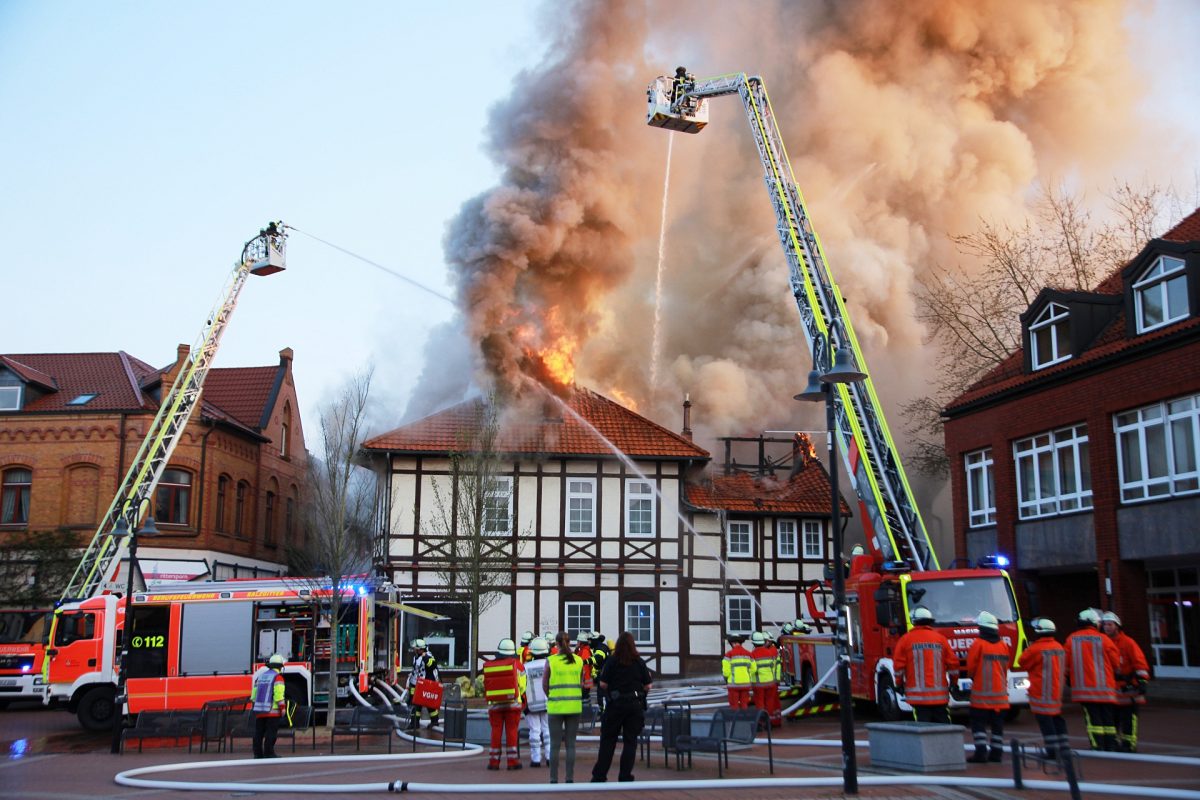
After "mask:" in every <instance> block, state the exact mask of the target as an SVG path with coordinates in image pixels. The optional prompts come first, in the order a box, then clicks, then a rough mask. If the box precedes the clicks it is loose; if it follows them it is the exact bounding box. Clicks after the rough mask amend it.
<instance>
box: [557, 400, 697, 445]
mask: <svg viewBox="0 0 1200 800" xmlns="http://www.w3.org/2000/svg"><path fill="white" fill-rule="evenodd" d="M575 391H583V392H587V393H588V394H591V395H593V396H595V397H597V398H599V399H600V400H603V401H604V402H606V403H608V404H609V405H612V406H615V407H616V408H619V409H621V410H622V411H624V412H625V413H626V414H632V415H633V416H635V417H637V418H638V419H640V420H644V421H645V422H648V423H650V424H651V425H652V426H654V427H655V428H657V429H658V430H659V431H661V432H663V433H665V434H667V435H668V436H670V437H671V438H673V439H675V440H676V441H677V442H679V443H681V444H684V445H688V446H690V447H694V448H696V449H697V450H701V451H703V452H705V453H707V452H708V451H707V450H704V448H702V447H700V445H698V444H696V443H695V442H694V441H692V440H691V439H689V438H687V437H686V436H684V435H683V434H679V433H676V432H675V431H673V430H671V429H670V428H666V427H664V426H662V425H660V424H658V423H657V422H655V421H654V420H652V419H650V418H649V417H645V416H642V415H641V414H639V413H638V412H636V411H634V410H633V409H632V408H626V407H625V406H623V405H621V404H620V403H618V402H617V401H616V400H613V399H612V398H611V397H606V396H605V395H602V394H600V393H599V392H597V391H596V390H595V389H589V388H588V387H586V386H576V387H575Z"/></svg>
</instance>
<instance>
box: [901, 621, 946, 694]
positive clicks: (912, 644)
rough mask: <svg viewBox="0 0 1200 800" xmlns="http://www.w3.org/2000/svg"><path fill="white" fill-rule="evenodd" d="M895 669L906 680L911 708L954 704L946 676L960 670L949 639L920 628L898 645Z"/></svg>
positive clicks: (929, 629) (905, 635) (903, 637)
mask: <svg viewBox="0 0 1200 800" xmlns="http://www.w3.org/2000/svg"><path fill="white" fill-rule="evenodd" d="M892 669H894V670H895V671H896V677H898V678H900V679H901V680H902V685H903V687H904V698H905V700H907V701H908V703H909V705H915V706H944V705H946V704H947V703H948V702H950V685H949V683H948V682H947V680H946V673H947V672H949V671H957V670H958V655H957V654H956V653H955V652H954V648H952V647H951V646H950V642H948V641H946V637H945V636H942V634H940V633H938V632H937V631H935V630H934V629H933V628H930V627H928V626H924V625H919V626H917V627H915V628H913V629H912V630H910V631H909V632H908V633H906V634H904V635H903V636H901V637H900V641H899V642H897V643H896V652H895V653H894V654H893V655H892Z"/></svg>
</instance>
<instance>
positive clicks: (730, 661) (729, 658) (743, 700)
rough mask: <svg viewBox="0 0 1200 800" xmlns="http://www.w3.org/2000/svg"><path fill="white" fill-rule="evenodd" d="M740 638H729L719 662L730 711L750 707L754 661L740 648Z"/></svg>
mask: <svg viewBox="0 0 1200 800" xmlns="http://www.w3.org/2000/svg"><path fill="white" fill-rule="evenodd" d="M742 641H743V640H742V637H740V636H730V637H729V650H728V651H726V653H725V656H724V658H723V659H722V660H721V674H722V675H724V676H725V690H726V691H727V692H728V693H729V707H730V708H732V709H740V708H748V707H749V706H750V685H751V683H753V680H754V660H753V659H752V658H750V651H749V650H747V649H746V648H745V647H743V646H742Z"/></svg>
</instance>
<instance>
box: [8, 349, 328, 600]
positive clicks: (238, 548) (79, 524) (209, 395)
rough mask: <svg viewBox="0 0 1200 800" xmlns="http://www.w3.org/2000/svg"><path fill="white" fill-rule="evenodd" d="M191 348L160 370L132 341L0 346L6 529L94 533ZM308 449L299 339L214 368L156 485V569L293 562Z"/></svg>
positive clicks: (259, 570) (145, 563) (170, 573)
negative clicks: (92, 347) (256, 362)
mask: <svg viewBox="0 0 1200 800" xmlns="http://www.w3.org/2000/svg"><path fill="white" fill-rule="evenodd" d="M187 355H188V346H187V345H180V346H179V348H178V350H177V353H176V358H175V361H174V362H173V363H172V364H170V365H169V366H167V367H166V368H163V369H158V368H155V367H152V366H150V365H149V364H147V363H146V362H144V361H142V360H140V359H138V358H134V357H133V356H131V355H129V354H128V353H125V352H123V351H122V352H116V353H39V354H28V355H26V354H20V355H16V354H14V355H0V537H5V536H12V535H14V534H17V533H24V532H30V533H36V532H38V531H51V530H59V529H65V530H70V531H75V532H78V535H79V539H80V543H81V544H86V543H87V541H89V540H90V538H91V536H92V535H93V533H94V532H95V530H96V527H97V525H98V524H99V522H100V519H101V517H102V516H103V515H104V512H105V510H106V509H107V508H108V506H109V504H110V503H111V502H112V498H113V497H114V495H115V493H116V491H117V488H118V487H119V485H120V483H121V481H122V480H123V478H124V477H125V472H126V470H127V469H128V467H129V464H130V462H131V460H132V459H133V457H134V456H135V455H136V453H137V450H138V448H139V446H140V445H141V443H142V439H143V437H144V436H145V434H146V431H147V430H148V428H149V427H150V425H151V423H152V421H153V420H154V417H155V414H156V413H157V412H158V408H159V402H160V400H161V399H162V394H163V392H165V391H168V390H169V389H170V387H171V385H172V383H173V381H174V380H175V377H176V375H177V374H178V372H179V370H180V369H181V367H182V366H183V365H184V363H185V360H186V358H187ZM305 458H306V452H305V449H304V432H303V428H302V425H301V422H300V414H299V404H298V402H297V399H296V387H295V383H294V381H293V379H292V351H291V349H290V348H288V349H284V350H282V351H280V353H279V363H278V364H277V365H275V366H268V367H245V368H226V369H211V370H210V371H209V373H208V376H207V379H206V381H205V385H204V389H203V392H202V395H201V402H200V406H199V407H198V408H197V409H196V410H195V412H194V413H193V415H192V418H191V420H190V421H189V422H188V426H187V428H186V429H185V431H184V432H183V435H182V438H181V440H180V442H179V443H178V445H177V447H176V449H175V451H174V453H173V454H172V457H171V460H170V463H169V464H168V466H167V469H166V470H165V471H164V473H163V476H162V479H161V480H160V482H159V485H158V489H157V491H156V493H155V498H154V515H155V518H156V520H157V523H158V528H159V530H160V531H161V533H162V535H161V536H159V537H157V538H155V539H153V540H152V541H150V540H146V541H143V542H141V543H140V547H139V548H138V561H139V564H140V566H141V568H142V571H143V573H144V574H145V576H146V579H147V580H148V581H154V580H156V579H157V580H167V579H186V578H189V577H193V576H195V577H199V576H201V575H210V576H212V577H215V578H230V577H246V576H253V575H274V574H282V573H283V572H284V571H285V568H286V556H285V552H284V551H285V548H284V543H285V542H290V541H294V540H295V538H296V537H297V536H298V535H300V531H301V525H300V519H299V516H300V503H301V500H302V497H301V493H302V491H303V486H304V481H303V478H304V469H305Z"/></svg>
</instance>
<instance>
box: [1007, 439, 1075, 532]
mask: <svg viewBox="0 0 1200 800" xmlns="http://www.w3.org/2000/svg"><path fill="white" fill-rule="evenodd" d="M1088 456H1089V452H1088V434H1087V425H1085V424H1079V425H1072V426H1070V427H1066V428H1059V429H1057V430H1053V431H1048V432H1046V433H1039V434H1037V435H1036V436H1029V437H1026V438H1024V439H1018V440H1017V441H1015V442H1013V461H1014V462H1015V463H1014V467H1015V469H1016V478H1017V514H1018V516H1019V517H1020V518H1021V519H1037V518H1039V517H1052V516H1055V515H1057V514H1065V513H1071V512H1075V511H1084V510H1087V509H1090V508H1091V507H1092V485H1091V482H1092V481H1091V465H1090V464H1089V463H1088ZM1027 466H1028V467H1030V469H1029V475H1028V476H1025V475H1023V474H1022V470H1023V469H1025V468H1026V467H1027ZM1064 470H1068V471H1069V476H1070V477H1073V478H1074V481H1075V487H1074V489H1073V490H1070V491H1064V490H1063V488H1062V486H1061V484H1062V481H1063V478H1064V477H1067V476H1068V473H1065V472H1064ZM1027 484H1028V486H1027ZM1027 489H1028V492H1027V491H1026V490H1027ZM1027 494H1028V497H1026V495H1027Z"/></svg>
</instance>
